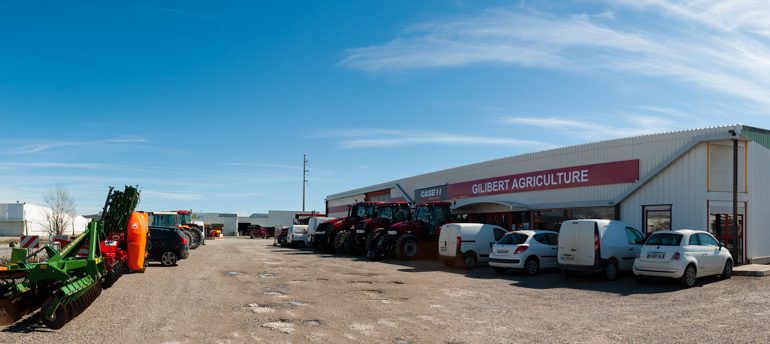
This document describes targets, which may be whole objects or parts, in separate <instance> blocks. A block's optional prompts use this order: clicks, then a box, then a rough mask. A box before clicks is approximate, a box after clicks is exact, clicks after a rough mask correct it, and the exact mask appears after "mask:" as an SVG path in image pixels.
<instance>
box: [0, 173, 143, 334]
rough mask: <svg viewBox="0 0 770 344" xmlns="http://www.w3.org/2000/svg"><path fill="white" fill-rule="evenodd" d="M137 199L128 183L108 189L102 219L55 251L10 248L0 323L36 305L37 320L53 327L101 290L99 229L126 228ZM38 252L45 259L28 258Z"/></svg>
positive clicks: (103, 270) (1, 282)
mask: <svg viewBox="0 0 770 344" xmlns="http://www.w3.org/2000/svg"><path fill="white" fill-rule="evenodd" d="M138 197H139V191H138V190H137V189H136V188H134V187H130V186H127V187H126V189H125V192H115V193H113V192H112V188H110V194H109V196H108V202H107V204H106V205H105V208H104V212H103V216H102V219H101V220H99V221H92V222H91V223H89V224H88V228H87V229H86V230H85V232H83V233H82V234H81V235H80V236H78V237H77V238H76V239H74V240H72V241H70V242H69V243H68V244H67V245H66V246H64V247H63V248H61V249H60V250H58V251H57V250H56V249H54V248H53V247H52V246H50V245H47V246H45V247H43V248H41V249H38V250H35V251H34V252H32V253H29V254H28V252H27V250H26V249H14V250H13V252H12V254H11V260H10V262H9V263H8V264H6V265H0V325H8V324H12V323H14V322H15V321H16V320H18V319H20V318H21V317H23V316H24V315H26V314H30V313H32V312H34V311H35V310H36V309H38V308H39V309H40V319H41V320H42V321H43V323H44V324H45V325H46V326H47V327H49V328H52V329H59V328H61V327H62V326H64V324H66V323H67V322H69V321H70V320H71V319H73V318H74V317H76V316H78V315H79V314H80V313H81V312H83V310H85V309H86V308H87V307H88V306H89V305H90V304H91V303H92V302H93V301H94V300H95V299H96V298H97V297H98V296H99V295H100V294H101V292H102V284H103V283H104V282H105V278H107V277H108V272H109V267H106V265H105V261H104V260H105V258H104V257H103V253H102V247H101V246H100V243H102V241H103V240H105V237H106V234H107V233H105V231H106V230H108V229H111V228H126V226H127V223H128V218H129V215H130V214H131V213H132V212H133V210H134V208H135V207H136V203H137V202H138ZM116 198H118V199H116ZM113 205H120V206H117V207H116V206H113ZM111 231H114V229H113V230H111ZM86 248H87V251H88V253H87V254H85V252H84V251H85V249H86ZM43 251H45V254H46V255H47V257H48V258H47V260H45V259H44V260H43V261H42V262H33V261H35V260H36V258H37V257H39V256H41V255H42V253H43Z"/></svg>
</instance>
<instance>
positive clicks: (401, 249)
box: [396, 234, 418, 260]
mask: <svg viewBox="0 0 770 344" xmlns="http://www.w3.org/2000/svg"><path fill="white" fill-rule="evenodd" d="M417 251H418V244H417V236H416V235H414V234H405V235H403V236H401V237H400V238H398V242H397V243H396V256H397V257H398V259H400V260H407V259H412V258H414V257H416V256H417Z"/></svg>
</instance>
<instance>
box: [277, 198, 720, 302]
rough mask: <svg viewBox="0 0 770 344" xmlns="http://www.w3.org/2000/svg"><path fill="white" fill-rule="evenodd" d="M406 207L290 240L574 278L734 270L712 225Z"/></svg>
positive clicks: (307, 229)
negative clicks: (453, 215)
mask: <svg viewBox="0 0 770 344" xmlns="http://www.w3.org/2000/svg"><path fill="white" fill-rule="evenodd" d="M406 209H408V205H407V204H406V203H399V202H390V203H388V202H360V203H358V204H355V205H353V206H351V208H350V212H349V216H348V217H345V218H339V219H329V218H325V220H317V221H314V222H312V223H311V224H310V225H309V226H303V225H294V226H291V227H289V228H288V229H287V232H286V239H284V244H285V245H292V246H296V247H305V246H311V247H315V248H317V249H320V250H325V251H327V252H336V253H339V254H349V255H357V254H362V253H363V252H362V250H361V242H362V241H363V243H364V247H365V248H366V254H367V258H368V259H370V260H375V259H382V258H384V257H386V256H388V255H391V254H392V255H393V256H394V257H396V258H398V259H411V258H414V257H416V256H417V254H418V252H424V251H428V252H430V253H433V254H432V255H428V256H437V257H438V258H439V259H441V260H442V262H443V263H444V264H445V265H446V266H454V265H456V264H460V265H462V266H463V267H465V268H467V269H471V268H474V267H476V266H477V265H479V264H480V263H487V264H488V265H489V266H491V267H492V268H493V269H494V270H495V271H496V272H498V273H501V274H502V273H506V272H508V270H516V271H521V272H523V273H525V274H527V275H535V274H537V273H538V272H539V271H540V270H542V269H548V268H558V269H560V270H561V271H562V272H563V273H564V274H565V275H566V276H568V277H569V276H572V275H574V274H576V273H598V274H600V275H601V276H602V277H603V278H604V279H606V280H614V279H616V278H617V277H618V275H619V274H620V273H621V272H624V271H631V272H633V274H634V276H635V279H636V280H637V281H638V282H640V283H646V282H647V281H648V280H649V279H650V278H653V277H668V278H676V279H679V280H680V282H681V283H682V285H684V286H685V287H691V286H693V285H694V284H695V279H696V278H700V277H703V276H709V275H720V276H721V277H723V278H730V277H731V276H732V267H733V260H732V256H731V254H730V252H729V251H728V250H727V249H726V248H725V247H724V245H723V244H722V243H720V242H719V241H718V240H716V239H715V238H714V237H713V236H712V235H711V234H709V233H708V232H705V231H696V230H689V229H683V230H677V231H659V232H655V233H653V234H651V235H650V236H649V237H645V235H644V234H642V232H641V231H639V230H638V229H636V228H634V227H633V226H630V225H628V224H626V223H624V222H622V221H617V220H601V219H598V220H597V219H587V220H570V221H566V222H564V223H562V225H561V227H560V229H559V231H558V232H556V231H550V230H516V231H507V230H506V229H504V228H502V227H499V226H495V225H490V224H481V223H450V222H449V220H450V217H449V203H446V202H433V203H424V204H421V205H419V206H417V207H416V208H415V210H414V213H413V214H412V215H413V217H412V218H411V219H409V220H404V218H405V217H406V216H407V215H409V213H410V211H407V210H406Z"/></svg>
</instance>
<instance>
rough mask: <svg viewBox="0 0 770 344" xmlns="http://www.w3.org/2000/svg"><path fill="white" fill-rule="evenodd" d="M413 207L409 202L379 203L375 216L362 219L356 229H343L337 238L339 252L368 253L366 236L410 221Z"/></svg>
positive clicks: (336, 247)
mask: <svg viewBox="0 0 770 344" xmlns="http://www.w3.org/2000/svg"><path fill="white" fill-rule="evenodd" d="M411 218H412V209H411V208H410V207H409V203H407V202H385V203H382V204H377V205H376V206H375V209H374V216H372V217H370V218H368V219H364V220H361V221H360V222H358V224H356V226H355V229H343V230H342V231H340V233H339V234H338V235H337V237H336V238H335V242H334V248H335V249H336V250H337V252H344V253H346V254H350V255H359V254H366V238H367V237H368V236H371V235H374V233H375V232H377V231H379V230H382V229H385V228H388V227H390V225H392V224H394V223H398V222H403V221H409V219H411Z"/></svg>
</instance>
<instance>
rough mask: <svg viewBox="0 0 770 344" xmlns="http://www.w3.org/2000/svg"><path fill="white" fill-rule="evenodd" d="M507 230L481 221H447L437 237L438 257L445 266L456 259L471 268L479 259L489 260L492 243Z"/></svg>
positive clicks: (453, 262) (451, 263) (452, 263)
mask: <svg viewBox="0 0 770 344" xmlns="http://www.w3.org/2000/svg"><path fill="white" fill-rule="evenodd" d="M505 233H507V231H506V230H505V229H503V228H502V227H498V226H495V225H485V224H481V223H449V224H445V225H443V226H441V233H440V234H439V238H438V254H439V258H441V260H442V261H443V262H444V265H446V266H453V265H454V264H455V263H456V262H457V261H460V262H462V263H463V266H464V267H465V268H466V269H472V268H474V267H475V266H476V264H478V262H479V261H483V262H486V261H489V253H490V252H491V251H492V245H494V243H495V242H497V241H498V240H500V238H502V237H503V236H504V235H505Z"/></svg>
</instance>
